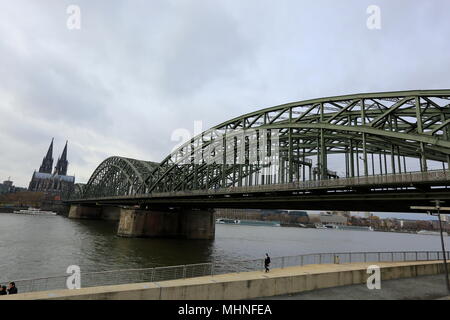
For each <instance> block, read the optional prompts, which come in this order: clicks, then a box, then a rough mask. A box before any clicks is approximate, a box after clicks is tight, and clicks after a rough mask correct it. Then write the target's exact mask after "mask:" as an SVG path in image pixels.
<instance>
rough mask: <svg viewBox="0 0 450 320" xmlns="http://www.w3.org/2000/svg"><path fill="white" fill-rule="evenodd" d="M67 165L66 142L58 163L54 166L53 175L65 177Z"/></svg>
mask: <svg viewBox="0 0 450 320" xmlns="http://www.w3.org/2000/svg"><path fill="white" fill-rule="evenodd" d="M68 165H69V162H68V161H67V141H66V145H65V146H64V150H63V152H62V154H61V157H60V158H59V159H58V163H57V164H56V167H55V173H56V174H58V175H61V176H66V175H67V167H68Z"/></svg>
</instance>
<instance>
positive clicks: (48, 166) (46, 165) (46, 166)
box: [39, 138, 53, 173]
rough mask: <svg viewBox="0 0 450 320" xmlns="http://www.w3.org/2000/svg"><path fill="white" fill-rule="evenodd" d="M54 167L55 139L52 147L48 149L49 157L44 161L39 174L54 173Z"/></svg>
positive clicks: (51, 144)
mask: <svg viewBox="0 0 450 320" xmlns="http://www.w3.org/2000/svg"><path fill="white" fill-rule="evenodd" d="M52 167H53V138H52V142H51V143H50V147H49V148H48V151H47V155H46V156H45V158H44V159H43V160H42V164H41V167H40V168H39V172H41V173H52Z"/></svg>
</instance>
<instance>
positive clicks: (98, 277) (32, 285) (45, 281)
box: [0, 251, 450, 292]
mask: <svg viewBox="0 0 450 320" xmlns="http://www.w3.org/2000/svg"><path fill="white" fill-rule="evenodd" d="M449 253H450V252H448V253H447V254H449ZM387 255H388V256H389V257H388V258H386V256H387ZM399 255H400V256H401V259H400V258H399ZM408 255H409V256H408ZM441 256H442V252H441V251H370V252H363V251H354V252H327V253H308V254H302V255H292V256H281V257H273V258H271V260H272V263H271V264H272V267H274V268H277V267H280V268H286V267H291V266H303V265H312V264H333V263H336V261H337V260H339V263H347V262H350V263H356V262H388V261H392V262H393V261H430V260H440V257H441ZM337 257H338V259H337V260H336V258H337ZM375 257H376V258H375ZM394 257H397V259H394ZM420 257H422V259H420ZM407 258H408V259H407ZM434 258H435V259H434ZM257 270H263V259H252V260H235V261H228V262H226V263H223V264H217V263H214V262H206V263H196V264H187V265H175V266H165V267H152V268H137V269H120V270H108V271H94V272H85V273H83V272H82V273H81V283H82V287H93V286H99V285H116V284H125V283H142V282H155V281H164V280H174V279H182V278H189V277H200V276H214V275H219V274H224V273H232V272H245V271H257ZM113 275H116V276H113ZM68 276H69V275H68V274H65V275H55V276H50V277H40V278H34V279H19V280H14V282H15V283H16V285H17V287H18V288H19V290H20V292H32V291H45V290H51V289H65V288H66V287H65V286H66V279H67V277H68ZM86 279H87V280H86ZM6 282H7V281H3V282H0V283H6Z"/></svg>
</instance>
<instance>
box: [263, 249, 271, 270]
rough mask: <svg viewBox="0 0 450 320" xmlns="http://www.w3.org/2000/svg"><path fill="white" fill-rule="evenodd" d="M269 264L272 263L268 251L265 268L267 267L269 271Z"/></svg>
mask: <svg viewBox="0 0 450 320" xmlns="http://www.w3.org/2000/svg"><path fill="white" fill-rule="evenodd" d="M269 265H270V257H269V254H268V253H266V258H265V259H264V268H265V269H266V272H269Z"/></svg>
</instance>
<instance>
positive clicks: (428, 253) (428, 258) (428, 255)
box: [427, 251, 430, 261]
mask: <svg viewBox="0 0 450 320" xmlns="http://www.w3.org/2000/svg"><path fill="white" fill-rule="evenodd" d="M427 261H430V251H427Z"/></svg>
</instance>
